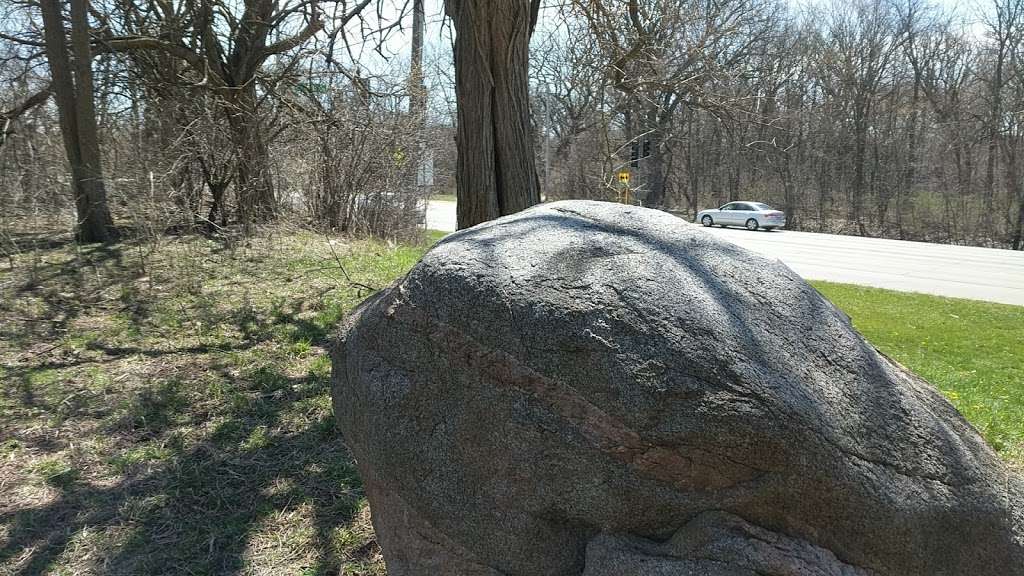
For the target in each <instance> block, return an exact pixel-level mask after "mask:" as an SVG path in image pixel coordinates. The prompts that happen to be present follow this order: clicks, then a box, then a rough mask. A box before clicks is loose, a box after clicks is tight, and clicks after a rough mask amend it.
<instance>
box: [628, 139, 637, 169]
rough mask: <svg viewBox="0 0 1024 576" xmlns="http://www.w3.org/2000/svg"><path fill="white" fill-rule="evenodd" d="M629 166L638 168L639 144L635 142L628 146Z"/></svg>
mask: <svg viewBox="0 0 1024 576" xmlns="http://www.w3.org/2000/svg"><path fill="white" fill-rule="evenodd" d="M629 165H630V166H632V167H633V168H639V167H640V143H639V142H637V141H636V140H634V141H633V142H632V143H631V144H630V145H629Z"/></svg>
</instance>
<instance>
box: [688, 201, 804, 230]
mask: <svg viewBox="0 0 1024 576" xmlns="http://www.w3.org/2000/svg"><path fill="white" fill-rule="evenodd" d="M697 222H700V223H701V224H703V225H705V226H715V225H718V226H722V227H725V226H745V227H746V228H747V230H757V229H758V228H764V229H765V230H771V229H773V228H782V227H783V226H785V225H786V214H785V213H784V212H780V211H779V210H776V209H774V208H772V207H771V206H769V205H767V204H762V203H760V202H729V203H728V204H726V205H725V206H722V207H721V208H718V209H717V210H701V211H700V212H698V213H697Z"/></svg>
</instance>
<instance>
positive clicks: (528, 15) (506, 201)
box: [445, 0, 540, 229]
mask: <svg viewBox="0 0 1024 576" xmlns="http://www.w3.org/2000/svg"><path fill="white" fill-rule="evenodd" d="M539 4H540V0H495V1H488V0H447V1H446V2H445V10H446V12H447V13H448V15H449V16H450V17H451V18H452V21H453V22H454V24H455V32H456V38H455V78H456V80H455V95H456V100H457V102H458V122H459V126H458V131H457V135H456V139H457V147H458V152H459V158H458V166H457V169H456V173H457V176H456V181H457V183H458V208H457V212H458V225H459V228H460V229H462V228H468V227H470V226H475V225H476V224H479V223H481V222H486V221H488V220H492V219H494V218H497V217H499V216H503V215H506V214H513V213H515V212H519V211H520V210H523V209H525V208H528V207H530V206H532V205H534V204H538V203H539V202H540V182H539V181H538V179H537V169H536V166H535V161H534V157H533V137H532V134H531V126H530V105H529V89H528V84H527V71H528V67H529V45H530V35H531V34H532V33H533V26H534V24H535V22H536V18H537V10H538V8H539Z"/></svg>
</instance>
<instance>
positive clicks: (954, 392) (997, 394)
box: [813, 282, 1024, 467]
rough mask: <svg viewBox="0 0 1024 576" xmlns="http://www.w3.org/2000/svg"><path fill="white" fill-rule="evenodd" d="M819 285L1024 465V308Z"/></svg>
mask: <svg viewBox="0 0 1024 576" xmlns="http://www.w3.org/2000/svg"><path fill="white" fill-rule="evenodd" d="M813 284H814V286H815V287H816V288H817V289H818V290H819V291H821V293H822V294H824V295H825V296H826V297H828V298H829V299H830V300H832V301H833V302H834V303H835V304H836V305H837V306H839V307H840V308H841V309H843V310H844V311H845V312H846V313H847V314H848V315H849V316H850V318H851V319H852V320H853V324H854V326H856V328H857V330H859V331H860V332H861V333H862V334H863V335H864V336H865V337H866V338H867V339H868V340H869V341H870V342H871V343H872V344H874V345H875V346H876V347H877V348H878V349H879V350H881V351H883V352H885V353H886V354H888V355H889V356H890V357H892V358H894V359H895V360H897V361H898V362H899V363H901V364H903V365H904V366H906V367H908V368H910V369H911V370H913V371H914V372H916V373H918V374H920V375H921V376H923V377H924V378H925V379H926V380H928V381H929V382H931V383H932V384H934V385H935V386H936V387H937V388H938V389H939V390H941V391H942V393H943V394H944V395H945V396H946V397H947V398H948V399H949V400H950V401H951V402H952V403H953V405H955V406H956V407H957V409H958V410H960V412H961V413H963V415H964V416H966V417H967V419H968V420H969V421H970V422H971V423H972V424H973V425H974V426H975V427H976V428H977V429H978V430H979V431H980V432H981V433H982V435H983V436H984V437H985V439H986V440H987V441H988V442H989V444H991V445H992V446H993V447H994V448H995V449H996V450H997V451H999V452H1000V454H1001V455H1002V456H1003V457H1004V458H1006V459H1008V460H1010V461H1011V462H1012V463H1014V464H1015V465H1017V466H1018V467H1024V307H1021V306H1010V305H1005V304H994V303H988V302H978V301H974V300H961V299H956V298H942V297H939V296H930V295H926V294H911V293H905V292H893V291H890V290H881V289H878V288H865V287H861V286H851V285H845V284H832V283H828V282H813Z"/></svg>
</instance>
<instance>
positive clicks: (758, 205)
mask: <svg viewBox="0 0 1024 576" xmlns="http://www.w3.org/2000/svg"><path fill="white" fill-rule="evenodd" d="M751 206H753V207H754V208H756V209H758V210H773V208H772V207H771V206H769V205H767V204H761V203H760V202H753V203H751Z"/></svg>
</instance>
